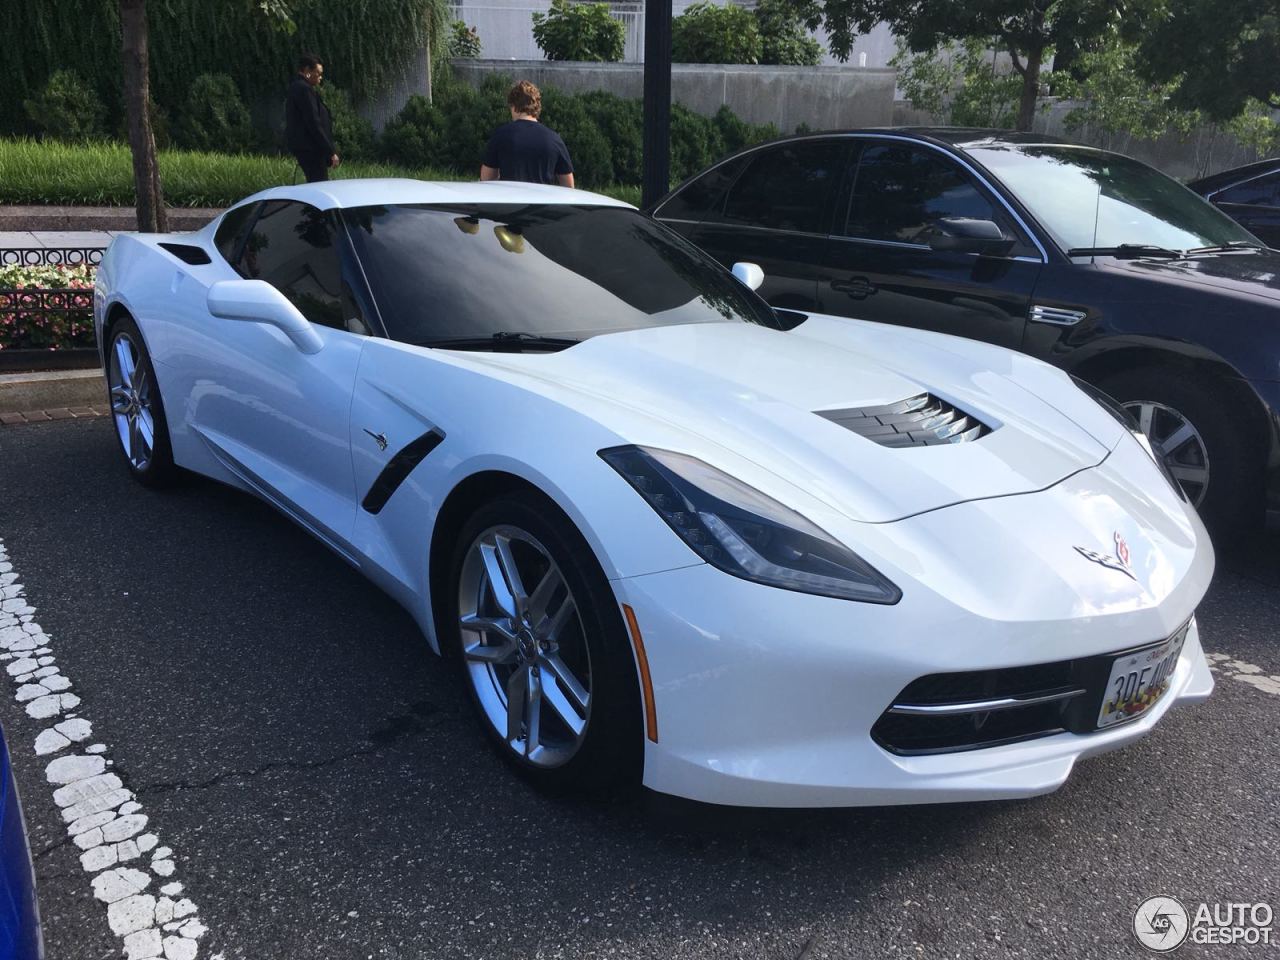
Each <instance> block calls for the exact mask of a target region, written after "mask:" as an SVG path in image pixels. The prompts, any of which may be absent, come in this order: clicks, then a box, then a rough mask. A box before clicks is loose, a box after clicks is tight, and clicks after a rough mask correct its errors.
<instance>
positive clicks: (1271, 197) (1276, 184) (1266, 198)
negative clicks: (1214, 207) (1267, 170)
mask: <svg viewBox="0 0 1280 960" xmlns="http://www.w3.org/2000/svg"><path fill="white" fill-rule="evenodd" d="M1278 188H1280V173H1272V174H1268V175H1266V176H1263V177H1254V178H1253V179H1252V180H1246V181H1244V183H1237V184H1235V185H1234V186H1231V187H1227V189H1225V190H1223V191H1221V192H1219V193H1216V194H1214V195H1213V199H1214V200H1216V201H1217V202H1218V203H1239V204H1243V205H1246V206H1254V207H1274V206H1278V205H1280V204H1278V203H1277V194H1278V193H1280V190H1278Z"/></svg>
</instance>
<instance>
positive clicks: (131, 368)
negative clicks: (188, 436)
mask: <svg viewBox="0 0 1280 960" xmlns="http://www.w3.org/2000/svg"><path fill="white" fill-rule="evenodd" d="M151 381H152V378H151V377H150V376H148V373H147V367H146V364H145V363H143V362H142V356H141V351H140V350H139V349H138V345H137V344H135V343H134V342H133V338H132V337H131V336H130V335H129V334H128V333H119V334H117V335H116V337H115V339H114V340H113V341H112V345H111V355H110V357H109V358H108V361H107V387H108V389H109V391H110V396H111V413H112V416H113V418H114V419H115V423H116V433H117V434H118V435H119V437H120V447H121V449H122V450H123V451H124V455H125V457H127V458H128V460H129V463H130V465H132V467H133V468H134V469H135V470H138V471H142V470H146V469H147V467H148V466H150V464H151V459H152V457H153V455H154V451H155V433H156V422H155V413H154V411H153V408H152V382H151Z"/></svg>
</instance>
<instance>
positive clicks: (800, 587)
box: [600, 447, 902, 603]
mask: <svg viewBox="0 0 1280 960" xmlns="http://www.w3.org/2000/svg"><path fill="white" fill-rule="evenodd" d="M600 456H601V457H602V458H603V459H604V461H605V463H607V464H609V466H611V467H613V469H615V470H617V471H618V473H620V474H621V475H622V477H623V478H624V479H625V480H626V481H627V482H628V483H630V484H631V486H633V487H635V489H636V492H638V493H639V494H640V496H642V497H644V499H645V500H646V501H647V502H648V504H649V506H651V507H653V509H654V510H655V511H657V513H658V516H660V517H662V519H663V520H665V521H666V522H667V523H668V524H669V525H670V527H671V529H672V530H674V531H675V532H676V533H677V534H678V535H679V536H680V538H681V539H682V540H684V542H685V543H687V544H688V545H689V546H690V547H691V548H692V549H693V551H694V552H695V553H696V554H698V556H700V557H702V558H703V559H704V560H706V561H707V563H709V564H711V565H712V566H714V567H717V568H719V569H721V570H723V571H724V572H725V573H730V574H733V576H735V577H741V578H742V579H743V580H751V581H754V582H755V583H763V584H767V585H768V586H771V587H781V588H782V589H784V590H796V591H799V592H800V593H813V594H818V595H819V596H824V597H837V598H839V599H843V600H861V601H863V602H865V603H897V602H898V601H899V600H901V599H902V591H901V590H899V589H898V588H897V587H896V586H894V585H893V584H892V583H890V582H889V581H888V580H886V579H885V577H884V576H883V575H882V574H881V573H880V572H879V571H877V570H876V569H875V568H873V567H872V566H871V565H870V564H868V563H867V562H866V561H865V560H863V559H862V558H861V557H859V556H858V555H857V554H855V553H853V551H851V550H850V549H849V548H848V547H846V546H844V544H842V543H840V542H839V541H838V540H836V539H835V538H834V537H832V536H831V535H830V534H829V533H827V532H826V531H825V530H822V529H820V528H819V527H817V526H815V525H814V524H812V523H810V522H809V521H808V520H806V519H805V518H804V517H802V516H800V514H798V513H796V512H795V511H794V510H791V509H789V508H788V507H784V506H783V505H782V504H780V503H778V501H776V500H774V499H772V498H771V497H767V496H765V495H764V494H763V493H761V492H760V491H758V490H756V489H755V488H753V487H749V486H747V485H746V484H745V483H743V482H742V481H740V480H735V479H734V478H733V477H731V476H729V475H728V474H726V473H724V472H722V471H720V470H717V469H716V468H715V467H712V466H709V465H708V464H705V463H703V462H702V461H701V460H697V459H695V458H693V457H689V456H685V455H684V454H680V453H672V452H671V451H669V450H654V449H651V448H649V447H613V448H610V449H608V450H601V451H600Z"/></svg>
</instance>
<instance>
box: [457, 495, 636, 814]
mask: <svg viewBox="0 0 1280 960" xmlns="http://www.w3.org/2000/svg"><path fill="white" fill-rule="evenodd" d="M512 566H514V567H515V569H516V571H517V575H518V580H519V581H520V582H521V583H522V584H523V586H521V587H517V589H516V590H515V591H510V590H509V582H510V580H509V576H508V573H507V571H508V570H509V569H510V568H511V567H512ZM557 575H558V576H557ZM495 577H498V578H500V581H501V584H502V587H501V591H495V590H494V589H493V587H492V584H493V582H494V578H495ZM448 584H449V587H448V591H447V593H446V594H445V598H446V607H445V616H444V619H443V627H444V630H445V631H447V632H446V633H445V634H444V635H443V636H442V637H441V646H442V648H443V649H446V650H447V651H448V652H450V653H456V654H457V657H456V659H457V660H458V662H459V664H460V668H461V673H462V676H463V679H464V682H465V684H466V687H467V691H468V693H469V695H470V697H471V701H472V703H473V704H474V706H475V708H476V712H477V715H478V717H479V720H480V724H481V726H482V727H483V728H484V730H485V733H486V735H487V736H488V737H489V740H490V742H491V743H492V744H493V746H494V747H495V749H497V751H498V753H499V754H501V756H502V757H503V758H504V759H505V760H506V761H507V762H508V763H509V764H511V765H512V766H513V767H515V769H516V770H517V771H518V772H519V773H520V774H521V775H522V776H524V777H525V778H527V779H528V780H530V781H531V782H533V783H534V784H535V785H536V786H538V787H540V788H542V789H544V790H547V791H550V792H556V793H558V792H564V791H584V792H590V793H605V792H613V793H616V792H618V791H623V792H627V791H629V790H630V789H632V788H634V787H636V786H637V785H638V784H639V782H640V774H641V769H642V766H643V715H642V713H641V707H640V691H639V684H638V680H637V672H636V665H635V660H634V658H633V656H632V652H631V645H630V642H629V641H628V639H627V634H626V630H625V628H624V626H623V623H622V617H621V615H620V612H619V610H618V605H617V601H616V600H615V598H614V594H613V590H612V589H611V588H610V587H609V583H608V581H607V579H606V578H605V576H604V573H603V571H602V570H601V569H600V565H599V563H598V562H597V561H596V558H595V555H594V554H593V553H592V551H591V548H590V547H589V546H588V545H587V543H586V541H585V540H584V539H583V538H582V535H581V534H580V533H579V532H578V530H577V529H576V528H575V527H574V526H573V524H572V523H571V522H570V521H569V520H568V518H567V517H565V516H564V515H563V514H561V513H560V511H559V510H558V509H556V508H555V507H554V505H552V504H551V503H550V502H549V501H547V500H546V499H545V498H543V497H541V496H539V495H537V494H533V493H525V492H517V493H512V494H509V495H505V496H503V497H501V498H500V499H497V500H494V501H492V502H490V503H488V504H486V505H485V506H483V507H481V508H480V509H479V510H477V511H476V513H475V514H473V515H472V516H471V518H470V519H469V520H468V521H467V522H466V523H465V524H464V525H463V527H462V530H461V532H460V533H459V535H458V539H457V546H456V547H455V549H454V553H453V556H452V560H451V566H450V572H449V579H448ZM530 584H534V586H529V585H530ZM540 588H541V589H540ZM512 593H514V594H516V595H519V594H523V595H524V599H516V600H514V603H513V597H512ZM500 594H501V596H500ZM512 612H516V613H518V614H519V613H523V616H519V615H518V616H515V617H512V616H511V615H510V614H511V613H512ZM464 618H466V622H467V623H470V624H473V626H472V627H471V628H469V629H468V628H465V627H464V622H463V621H464ZM512 691H515V693H516V696H518V697H519V699H518V700H516V701H514V702H515V704H516V709H515V710H513V709H511V705H512V703H513V698H512ZM535 691H536V692H535ZM584 694H585V696H584ZM531 702H532V703H534V704H535V705H536V707H537V711H536V712H537V720H536V722H535V723H534V724H532V725H531V724H530V720H529V718H530V716H531V715H532V712H531V711H530V709H529V704H530V703H531ZM577 723H580V724H581V726H580V727H575V724H577Z"/></svg>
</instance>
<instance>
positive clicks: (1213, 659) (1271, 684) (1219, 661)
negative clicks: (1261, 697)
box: [1204, 653, 1280, 697]
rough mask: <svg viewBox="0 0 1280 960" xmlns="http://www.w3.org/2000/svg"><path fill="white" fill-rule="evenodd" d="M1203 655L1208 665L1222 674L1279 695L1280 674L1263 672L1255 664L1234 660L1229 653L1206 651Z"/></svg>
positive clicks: (1264, 691) (1265, 691)
mask: <svg viewBox="0 0 1280 960" xmlns="http://www.w3.org/2000/svg"><path fill="white" fill-rule="evenodd" d="M1204 656H1205V659H1206V660H1208V661H1209V666H1210V667H1211V668H1213V670H1215V671H1217V672H1218V673H1221V674H1222V675H1223V676H1225V677H1229V678H1230V679H1232V680H1239V681H1240V682H1241V683H1247V684H1249V686H1251V687H1254V688H1255V689H1258V690H1261V691H1262V692H1263V693H1269V694H1272V695H1273V696H1277V697H1280V676H1278V675H1276V674H1271V675H1268V674H1266V673H1263V672H1262V668H1261V667H1259V666H1258V665H1257V664H1253V663H1245V662H1244V661H1243V660H1236V659H1235V658H1234V657H1232V656H1231V654H1229V653H1206V654H1205V655H1204Z"/></svg>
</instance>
